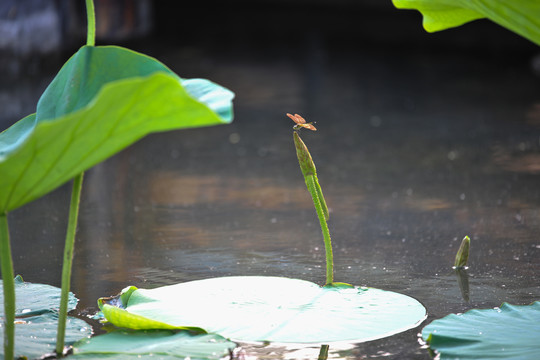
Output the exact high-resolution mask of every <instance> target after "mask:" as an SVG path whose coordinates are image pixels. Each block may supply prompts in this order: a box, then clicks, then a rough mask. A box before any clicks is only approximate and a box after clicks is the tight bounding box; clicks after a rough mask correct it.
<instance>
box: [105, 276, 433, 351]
mask: <svg viewBox="0 0 540 360" xmlns="http://www.w3.org/2000/svg"><path fill="white" fill-rule="evenodd" d="M125 310H126V311H127V312H128V313H130V314H136V315H138V316H141V317H144V318H146V319H151V320H154V321H159V322H163V323H166V324H168V325H172V326H178V327H184V326H193V327H200V328H203V329H205V330H206V331H208V332H211V333H216V334H220V335H222V336H224V337H227V338H230V339H232V340H238V341H270V342H277V343H328V342H336V341H350V342H361V341H368V340H374V339H378V338H382V337H385V336H390V335H393V334H396V333H399V332H401V331H405V330H408V329H411V328H413V327H416V326H418V325H419V324H420V323H421V322H422V321H423V320H424V319H425V317H426V311H425V308H424V307H423V306H422V305H421V304H420V303H419V302H418V301H416V300H415V299H413V298H410V297H408V296H405V295H402V294H398V293H394V292H389V291H383V290H378V289H373V288H355V287H351V286H345V285H343V286H327V287H320V286H318V285H316V284H314V283H311V282H308V281H303V280H298V279H288V278H279V277H263V276H238V277H224V278H215V279H206V280H199V281H191V282H187V283H182V284H177V285H171V286H164V287H161V288H157V289H151V290H145V289H138V290H136V291H133V292H132V293H131V296H130V297H129V298H128V299H127V306H126V309H125ZM108 320H109V321H110V322H111V323H113V324H114V325H116V326H118V327H127V326H133V318H130V317H126V319H125V321H124V319H122V318H121V317H120V316H117V317H115V318H114V319H112V318H108ZM137 326H138V325H137Z"/></svg>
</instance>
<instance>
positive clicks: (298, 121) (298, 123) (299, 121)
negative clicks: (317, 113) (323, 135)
mask: <svg viewBox="0 0 540 360" xmlns="http://www.w3.org/2000/svg"><path fill="white" fill-rule="evenodd" d="M287 116H288V117H290V118H291V120H292V121H294V122H295V125H294V126H293V130H294V131H298V130H301V129H302V128H304V129H309V130H312V131H317V128H316V127H315V126H313V124H314V123H315V122H309V123H308V122H306V120H305V119H304V118H303V117H301V116H300V115H298V114H294V115H292V114H289V113H287Z"/></svg>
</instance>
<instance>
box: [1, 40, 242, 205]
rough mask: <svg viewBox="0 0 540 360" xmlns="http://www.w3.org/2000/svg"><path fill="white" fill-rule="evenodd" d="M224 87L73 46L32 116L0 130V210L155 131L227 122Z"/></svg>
mask: <svg viewBox="0 0 540 360" xmlns="http://www.w3.org/2000/svg"><path fill="white" fill-rule="evenodd" d="M233 97H234V94H233V93H232V92H230V91H229V90H227V89H225V88H223V87H221V86H219V85H216V84H214V83H212V82H210V81H208V80H203V79H189V80H182V79H180V78H179V77H178V76H177V75H175V74H174V73H172V72H171V71H170V70H169V69H168V68H167V67H166V66H165V65H163V64H161V63H160V62H158V61H157V60H155V59H153V58H150V57H148V56H145V55H142V54H138V53H136V52H133V51H130V50H127V49H123V48H119V47H113V46H108V47H88V46H85V47H83V48H81V49H80V50H79V51H78V52H77V53H76V54H75V55H73V57H72V58H71V59H69V60H68V62H67V63H66V64H65V65H64V66H63V67H62V69H61V70H60V72H59V73H58V75H57V76H56V77H55V79H54V80H53V81H52V82H51V84H50V85H49V87H48V88H47V89H46V90H45V92H44V93H43V95H42V97H41V99H40V100H39V103H38V106H37V112H36V114H32V115H29V116H27V117H25V118H24V119H22V120H20V121H19V122H17V123H16V124H14V125H13V126H11V127H10V128H8V129H7V130H5V131H4V132H2V133H0V174H2V176H0V189H1V191H0V211H9V210H13V209H16V208H18V207H20V206H22V205H24V204H26V203H28V202H30V201H32V200H34V199H36V198H38V197H40V196H43V195H44V194H46V193H48V192H49V191H51V190H53V189H55V188H56V187H58V186H60V185H61V184H63V183H65V182H67V181H68V180H70V179H71V178H73V177H74V176H75V175H76V174H78V173H80V172H82V171H84V170H86V169H88V168H90V167H92V166H93V165H95V164H97V163H99V162H100V161H102V160H104V159H106V158H108V157H110V156H111V155H113V154H115V153H116V152H118V151H120V150H122V149H123V148H125V147H127V146H129V145H130V144H132V143H133V142H135V141H137V140H138V139H140V138H142V137H143V136H145V135H147V134H149V133H152V132H159V131H167V130H173V129H181V128H189V127H200V126H209V125H215V124H221V123H228V122H230V121H231V120H232V98H233Z"/></svg>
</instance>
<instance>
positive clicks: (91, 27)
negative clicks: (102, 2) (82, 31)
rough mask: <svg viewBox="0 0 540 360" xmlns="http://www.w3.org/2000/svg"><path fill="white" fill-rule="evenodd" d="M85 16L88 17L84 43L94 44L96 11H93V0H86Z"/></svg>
mask: <svg viewBox="0 0 540 360" xmlns="http://www.w3.org/2000/svg"><path fill="white" fill-rule="evenodd" d="M86 18H87V19H88V24H87V26H88V30H87V32H86V45H88V46H94V45H96V12H95V11H94V0H86Z"/></svg>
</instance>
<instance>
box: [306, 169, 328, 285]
mask: <svg viewBox="0 0 540 360" xmlns="http://www.w3.org/2000/svg"><path fill="white" fill-rule="evenodd" d="M305 179H306V185H307V188H308V190H309V193H310V194H311V197H312V199H313V204H314V205H315V210H316V211H317V216H318V217H319V223H320V224H321V230H322V234H323V238H324V248H325V250H326V285H332V283H333V282H334V255H333V253H332V241H331V239H330V231H329V230H328V224H327V223H326V213H325V211H324V209H323V206H322V202H321V200H320V198H319V194H318V193H319V190H320V186H319V182H318V181H317V178H316V177H315V175H308V176H306V177H305ZM321 194H322V192H321ZM323 201H324V200H323ZM325 205H326V204H325Z"/></svg>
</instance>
